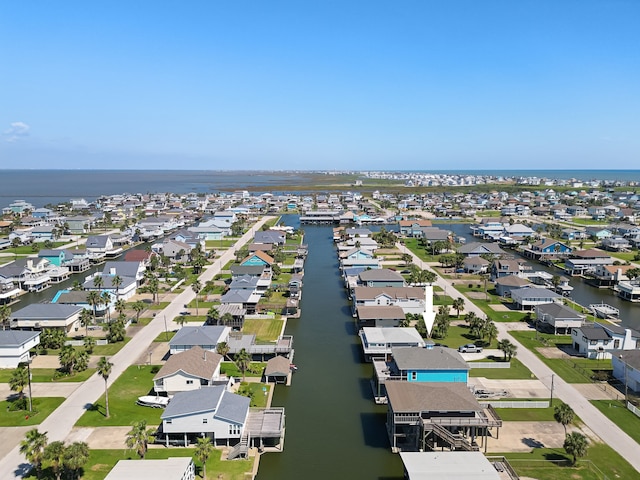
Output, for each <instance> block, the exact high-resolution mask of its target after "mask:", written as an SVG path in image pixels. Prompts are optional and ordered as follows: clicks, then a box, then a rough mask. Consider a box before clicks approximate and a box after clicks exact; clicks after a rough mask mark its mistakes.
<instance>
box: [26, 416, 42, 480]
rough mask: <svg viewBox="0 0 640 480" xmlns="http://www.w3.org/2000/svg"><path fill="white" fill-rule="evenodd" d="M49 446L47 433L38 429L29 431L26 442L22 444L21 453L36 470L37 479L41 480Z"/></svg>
mask: <svg viewBox="0 0 640 480" xmlns="http://www.w3.org/2000/svg"><path fill="white" fill-rule="evenodd" d="M46 446H47V432H44V433H40V432H39V431H38V429H37V428H32V429H31V430H29V431H28V432H27V433H26V435H25V437H24V440H22V441H21V442H20V453H21V454H23V455H24V457H25V458H26V459H27V461H28V462H29V463H30V464H32V465H33V466H34V467H35V469H36V478H40V474H41V473H42V461H43V460H44V450H45V447H46Z"/></svg>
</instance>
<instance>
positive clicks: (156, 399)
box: [136, 395, 169, 408]
mask: <svg viewBox="0 0 640 480" xmlns="http://www.w3.org/2000/svg"><path fill="white" fill-rule="evenodd" d="M136 403H137V404H138V405H140V406H142V407H153V408H164V407H166V406H167V404H168V403H169V397H161V396H159V395H144V396H142V397H138V401H137V402H136Z"/></svg>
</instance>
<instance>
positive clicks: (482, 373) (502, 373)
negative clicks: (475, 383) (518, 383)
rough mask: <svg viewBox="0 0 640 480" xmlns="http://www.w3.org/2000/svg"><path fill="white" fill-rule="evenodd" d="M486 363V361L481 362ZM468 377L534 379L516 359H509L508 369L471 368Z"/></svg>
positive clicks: (529, 371)
mask: <svg viewBox="0 0 640 480" xmlns="http://www.w3.org/2000/svg"><path fill="white" fill-rule="evenodd" d="M481 361H486V360H481ZM469 376H470V377H484V378H490V379H511V380H513V379H520V380H526V379H532V378H536V377H535V375H533V373H531V370H529V369H528V368H527V367H525V366H524V365H523V364H522V362H521V361H520V360H518V359H517V358H512V359H511V367H510V368H472V369H471V370H469Z"/></svg>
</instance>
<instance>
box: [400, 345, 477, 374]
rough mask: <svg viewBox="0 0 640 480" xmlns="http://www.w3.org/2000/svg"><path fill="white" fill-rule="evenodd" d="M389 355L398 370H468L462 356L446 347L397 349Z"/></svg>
mask: <svg viewBox="0 0 640 480" xmlns="http://www.w3.org/2000/svg"><path fill="white" fill-rule="evenodd" d="M391 355H392V356H393V360H394V361H395V363H396V365H397V367H398V369H399V370H469V365H468V364H467V362H465V361H464V359H463V358H462V355H460V354H459V353H458V352H457V351H456V350H453V349H451V348H446V347H432V348H419V347H397V348H392V349H391Z"/></svg>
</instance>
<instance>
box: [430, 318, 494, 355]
mask: <svg viewBox="0 0 640 480" xmlns="http://www.w3.org/2000/svg"><path fill="white" fill-rule="evenodd" d="M461 318H462V317H461ZM454 319H455V316H454V317H452V320H454ZM432 340H433V341H434V342H436V343H442V344H444V345H446V346H448V347H449V348H458V347H459V346H460V345H465V344H467V343H477V344H479V345H483V343H484V342H482V341H481V340H479V339H478V338H476V337H474V336H473V335H471V333H470V331H469V327H468V326H467V325H451V326H450V327H449V332H448V334H447V336H446V337H445V338H443V339H436V338H433V339H432ZM484 348H498V342H497V340H494V341H493V344H492V345H490V346H489V345H484Z"/></svg>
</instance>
